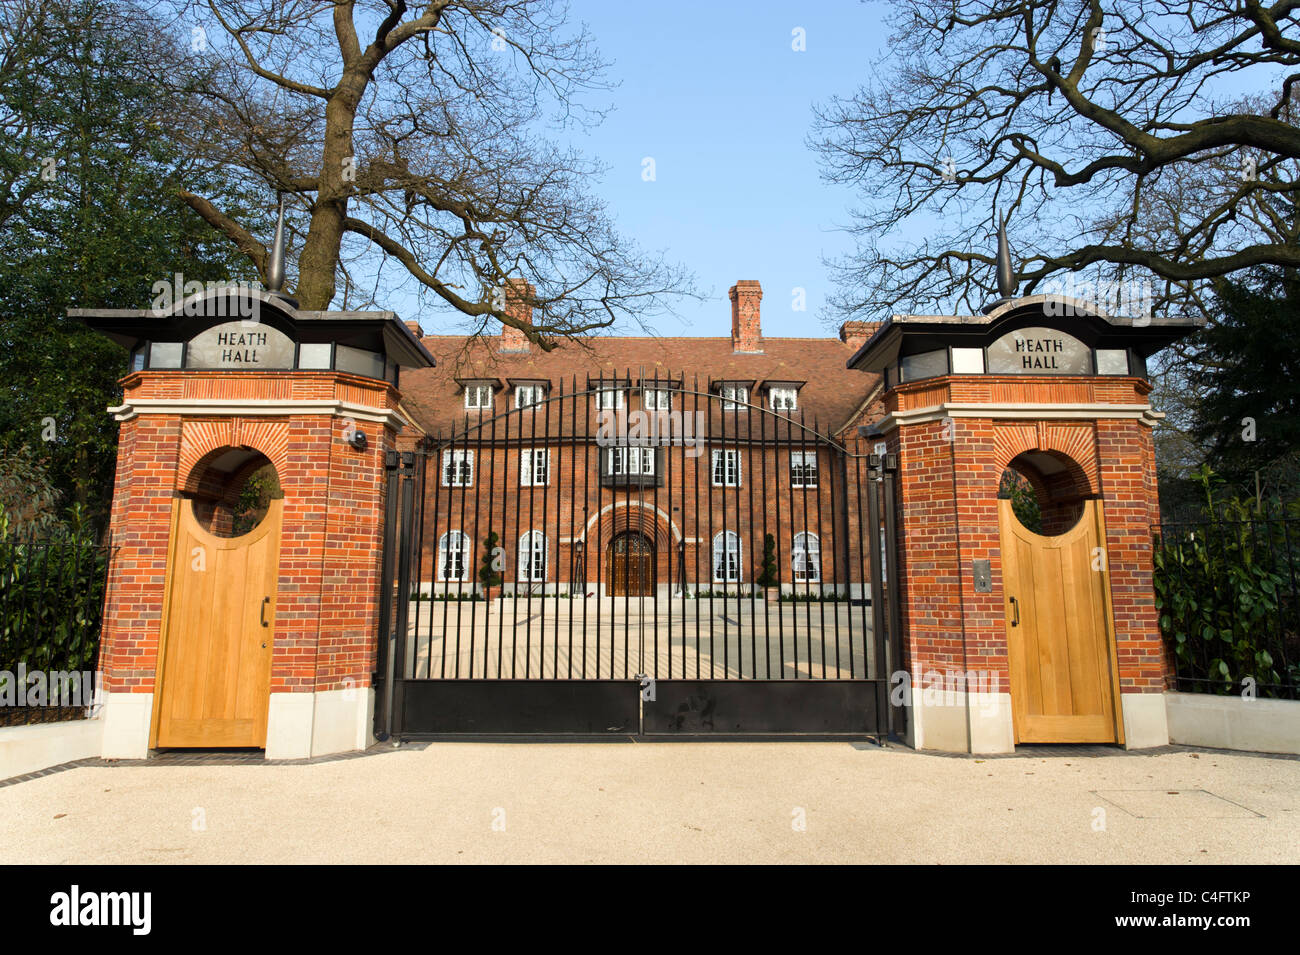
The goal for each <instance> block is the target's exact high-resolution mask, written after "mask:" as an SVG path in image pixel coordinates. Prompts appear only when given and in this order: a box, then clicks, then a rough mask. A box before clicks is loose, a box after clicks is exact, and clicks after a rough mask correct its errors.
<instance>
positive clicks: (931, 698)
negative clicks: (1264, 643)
mask: <svg viewBox="0 0 1300 955" xmlns="http://www.w3.org/2000/svg"><path fill="white" fill-rule="evenodd" d="M890 689H891V692H892V689H893V686H892V684H891V687H890ZM890 705H893V704H892V703H891V704H890ZM904 736H905V738H906V740H907V743H908V745H909V746H911V747H912V748H913V749H916V750H937V751H939V752H946V753H1014V752H1015V751H1016V745H1015V739H1016V736H1015V727H1014V725H1013V723H1012V716H1011V694H1010V693H987V692H973V693H967V692H965V691H963V690H949V689H942V690H932V691H930V693H928V694H927V692H926V687H925V686H924V684H921V685H914V686H913V687H912V706H911V707H910V708H909V709H908V711H907V728H906V730H905V731H904Z"/></svg>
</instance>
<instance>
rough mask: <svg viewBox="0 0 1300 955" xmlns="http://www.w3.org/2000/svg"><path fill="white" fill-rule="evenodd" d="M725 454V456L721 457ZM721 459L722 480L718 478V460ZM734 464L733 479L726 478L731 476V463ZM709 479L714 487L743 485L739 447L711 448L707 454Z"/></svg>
mask: <svg viewBox="0 0 1300 955" xmlns="http://www.w3.org/2000/svg"><path fill="white" fill-rule="evenodd" d="M724 455H725V457H723V456H724ZM719 460H722V461H723V462H724V463H723V465H722V480H721V481H719V480H718V462H719ZM732 464H734V465H735V480H727V479H728V478H730V477H731V476H732V474H731V465H732ZM709 481H710V483H711V484H712V485H713V486H714V487H744V481H745V478H744V475H743V474H742V473H741V465H740V448H713V449H712V451H711V453H710V454H709Z"/></svg>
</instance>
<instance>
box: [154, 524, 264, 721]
mask: <svg viewBox="0 0 1300 955" xmlns="http://www.w3.org/2000/svg"><path fill="white" fill-rule="evenodd" d="M283 508H284V501H282V500H272V501H271V502H270V506H269V509H268V510H267V513H266V516H265V517H264V518H263V519H262V521H261V523H260V524H258V525H257V527H255V528H253V529H252V530H251V531H249V532H248V533H246V534H244V535H242V536H240V537H218V536H216V535H214V534H212V533H209V532H208V531H206V530H205V529H204V528H203V527H202V526H201V525H200V523H199V521H198V520H197V519H196V517H195V515H194V506H193V502H192V501H188V500H177V501H176V502H175V508H174V512H173V516H172V547H171V557H170V559H169V561H168V567H167V578H168V579H167V603H166V605H165V607H164V611H163V637H162V641H163V642H162V646H161V647H160V649H159V653H160V657H161V659H162V670H161V673H160V674H159V680H160V684H161V685H160V687H159V691H158V701H157V703H156V705H155V712H154V727H155V742H154V745H155V746H163V747H165V746H178V747H220V746H252V747H265V745H266V717H267V707H268V704H269V702H270V693H271V650H272V646H273V644H274V640H273V637H274V634H275V601H276V585H277V581H278V578H279V564H280V527H281V522H282V518H283Z"/></svg>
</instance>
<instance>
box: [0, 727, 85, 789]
mask: <svg viewBox="0 0 1300 955" xmlns="http://www.w3.org/2000/svg"><path fill="white" fill-rule="evenodd" d="M103 737H104V721H103V719H101V718H99V717H95V718H94V719H89V720H66V721H64V722H61V723H34V724H31V725H29V726H4V727H0V779H8V778H9V777H11V776H21V775H23V774H24V773H35V772H39V771H40V770H42V769H48V768H49V767H51V766H57V765H59V764H60V763H70V762H72V761H73V760H74V759H90V758H92V757H95V756H98V755H99V754H100V750H101V748H102V747H103Z"/></svg>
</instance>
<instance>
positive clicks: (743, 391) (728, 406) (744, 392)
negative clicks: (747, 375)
mask: <svg viewBox="0 0 1300 955" xmlns="http://www.w3.org/2000/svg"><path fill="white" fill-rule="evenodd" d="M718 394H719V395H721V396H722V410H723V411H739V410H740V409H741V408H743V407H744V406H745V405H747V404H749V385H723V386H721V387H720V388H719V389H718Z"/></svg>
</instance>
